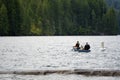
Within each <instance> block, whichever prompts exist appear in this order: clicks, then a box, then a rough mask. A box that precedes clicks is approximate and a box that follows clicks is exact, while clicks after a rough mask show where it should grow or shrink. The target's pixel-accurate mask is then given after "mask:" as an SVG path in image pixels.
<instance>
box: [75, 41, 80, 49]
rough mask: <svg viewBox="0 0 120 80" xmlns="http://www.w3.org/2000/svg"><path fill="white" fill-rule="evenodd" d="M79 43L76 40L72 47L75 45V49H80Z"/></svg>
mask: <svg viewBox="0 0 120 80" xmlns="http://www.w3.org/2000/svg"><path fill="white" fill-rule="evenodd" d="M79 46H80V43H79V41H77V43H76V44H75V46H74V47H76V48H77V49H80V47H79Z"/></svg>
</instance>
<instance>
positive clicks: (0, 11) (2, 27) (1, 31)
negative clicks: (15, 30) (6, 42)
mask: <svg viewBox="0 0 120 80" xmlns="http://www.w3.org/2000/svg"><path fill="white" fill-rule="evenodd" d="M8 32H9V24H8V16H7V9H6V7H5V5H4V4H3V5H2V6H1V8H0V35H1V36H5V35H8Z"/></svg>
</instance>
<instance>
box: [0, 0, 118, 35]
mask: <svg viewBox="0 0 120 80" xmlns="http://www.w3.org/2000/svg"><path fill="white" fill-rule="evenodd" d="M117 17H118V15H117V14H116V11H115V9H114V8H108V7H107V5H106V3H105V1H104V0H0V35H8V36H9V35H12V36H18V35H92V34H94V35H97V34H117V33H118V26H119V25H118V19H117Z"/></svg>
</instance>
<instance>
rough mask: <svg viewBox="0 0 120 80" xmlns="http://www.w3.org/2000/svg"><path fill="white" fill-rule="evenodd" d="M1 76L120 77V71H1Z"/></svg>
mask: <svg viewBox="0 0 120 80" xmlns="http://www.w3.org/2000/svg"><path fill="white" fill-rule="evenodd" d="M0 74H16V75H49V74H66V75H69V74H76V75H84V76H120V70H108V69H74V70H31V71H0Z"/></svg>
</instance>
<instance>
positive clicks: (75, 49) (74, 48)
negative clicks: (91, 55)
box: [73, 47, 91, 52]
mask: <svg viewBox="0 0 120 80" xmlns="http://www.w3.org/2000/svg"><path fill="white" fill-rule="evenodd" d="M73 50H74V51H78V52H90V51H91V50H81V49H77V48H76V47H73Z"/></svg>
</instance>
